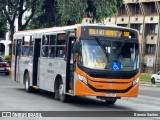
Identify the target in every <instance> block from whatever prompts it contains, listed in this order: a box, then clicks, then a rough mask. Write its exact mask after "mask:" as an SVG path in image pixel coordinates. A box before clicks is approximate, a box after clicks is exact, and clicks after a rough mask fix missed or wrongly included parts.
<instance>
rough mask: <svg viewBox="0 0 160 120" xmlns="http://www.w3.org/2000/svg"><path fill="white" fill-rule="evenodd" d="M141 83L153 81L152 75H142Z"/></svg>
mask: <svg viewBox="0 0 160 120" xmlns="http://www.w3.org/2000/svg"><path fill="white" fill-rule="evenodd" d="M140 81H145V82H150V81H151V75H148V74H145V75H144V74H141V76H140Z"/></svg>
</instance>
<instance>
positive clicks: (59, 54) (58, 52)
mask: <svg viewBox="0 0 160 120" xmlns="http://www.w3.org/2000/svg"><path fill="white" fill-rule="evenodd" d="M64 50H65V46H57V49H56V57H65V51H64Z"/></svg>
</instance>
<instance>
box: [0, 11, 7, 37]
mask: <svg viewBox="0 0 160 120" xmlns="http://www.w3.org/2000/svg"><path fill="white" fill-rule="evenodd" d="M6 32H7V22H6V19H5V17H4V15H3V14H2V13H0V38H3V39H4V38H5V33H6Z"/></svg>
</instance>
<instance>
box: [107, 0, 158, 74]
mask: <svg viewBox="0 0 160 120" xmlns="http://www.w3.org/2000/svg"><path fill="white" fill-rule="evenodd" d="M104 23H105V24H117V25H119V26H124V27H130V28H134V29H137V30H138V31H139V32H140V38H141V46H140V61H141V62H140V66H141V72H142V73H154V72H157V71H160V0H124V4H123V5H122V6H121V8H120V9H119V10H118V13H117V14H116V15H115V16H112V17H108V18H106V19H105V20H104Z"/></svg>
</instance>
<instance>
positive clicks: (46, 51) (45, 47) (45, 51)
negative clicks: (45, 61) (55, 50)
mask: <svg viewBox="0 0 160 120" xmlns="http://www.w3.org/2000/svg"><path fill="white" fill-rule="evenodd" d="M42 57H48V46H43V47H42Z"/></svg>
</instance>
